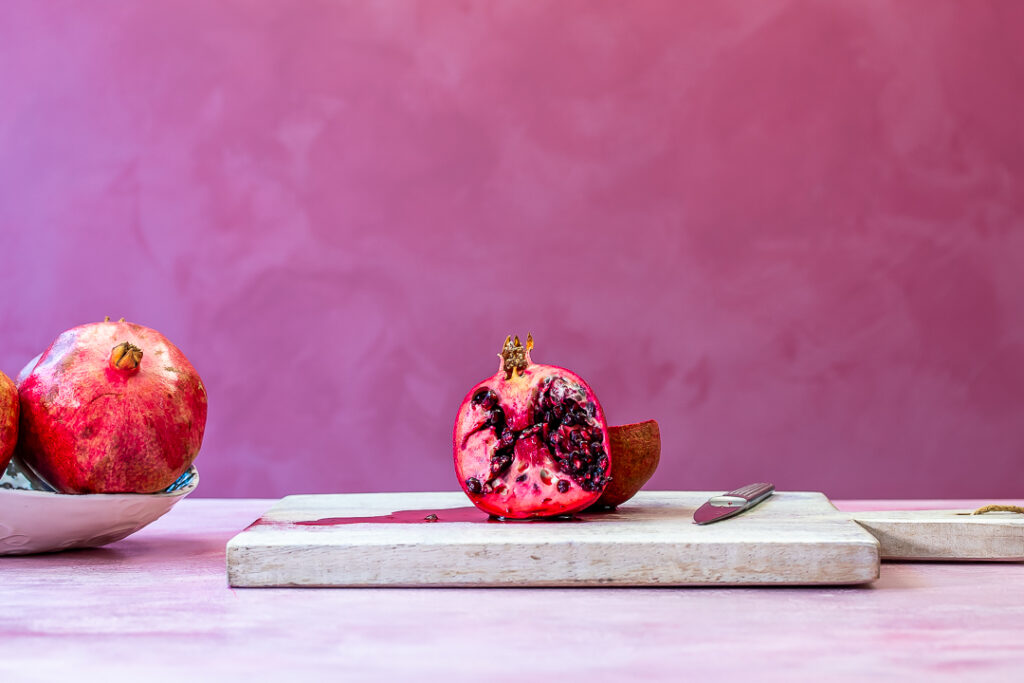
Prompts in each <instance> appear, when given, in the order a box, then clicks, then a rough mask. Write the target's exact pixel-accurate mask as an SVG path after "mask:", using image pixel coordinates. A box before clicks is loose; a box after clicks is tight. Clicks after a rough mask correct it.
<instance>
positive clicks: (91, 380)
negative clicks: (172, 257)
mask: <svg viewBox="0 0 1024 683" xmlns="http://www.w3.org/2000/svg"><path fill="white" fill-rule="evenodd" d="M125 342H127V344H128V345H130V346H127V345H124V343H125ZM118 349H119V350H121V353H118V352H117V350H118ZM126 349H127V350H128V351H129V353H127V354H126V353H124V350H126ZM135 352H141V353H140V354H135ZM139 356H141V357H139ZM115 357H116V358H117V359H118V362H117V363H115ZM133 360H134V361H135V362H133ZM135 363H137V365H136V364H135ZM18 392H19V394H20V399H21V421H20V441H19V445H18V455H19V457H21V458H22V459H23V460H24V461H25V462H26V463H27V464H28V465H29V466H30V467H31V468H32V469H33V470H35V471H36V473H37V474H39V475H40V476H41V477H43V478H44V479H45V480H46V481H48V482H49V483H50V484H51V485H52V486H53V487H54V488H56V489H57V490H58V491H61V492H62V493H154V492H157V491H161V490H163V489H165V488H167V487H168V486H170V485H171V484H173V483H174V481H175V480H176V479H177V478H178V477H180V476H181V475H182V474H183V473H184V472H185V471H186V470H187V469H188V468H189V466H190V465H191V464H192V461H193V460H195V457H196V455H198V453H199V448H200V446H201V444H202V441H203V431H204V429H205V427H206V411H207V399H206V388H205V387H204V386H203V383H202V380H200V378H199V375H198V374H197V373H196V371H195V368H193V367H192V364H191V363H189V361H188V359H187V358H185V355H184V354H183V353H182V352H181V351H180V350H179V349H178V348H177V347H176V346H174V344H172V343H171V342H170V341H168V340H167V338H166V337H164V336H163V335H162V334H160V333H159V332H157V331H156V330H152V329H149V328H147V327H143V326H142V325H136V324H134V323H128V322H123V321H121V322H101V323H91V324H87V325H81V326H79V327H75V328H73V329H70V330H68V331H67V332H64V333H63V334H61V335H60V336H59V337H57V339H56V340H55V341H54V342H53V344H51V345H50V347H49V348H48V349H47V350H46V351H44V352H43V354H42V355H41V356H40V358H39V361H38V362H37V363H36V364H35V367H33V368H32V370H31V371H30V372H29V373H28V374H27V376H25V377H24V379H23V380H22V381H21V383H20V384H19V385H18Z"/></svg>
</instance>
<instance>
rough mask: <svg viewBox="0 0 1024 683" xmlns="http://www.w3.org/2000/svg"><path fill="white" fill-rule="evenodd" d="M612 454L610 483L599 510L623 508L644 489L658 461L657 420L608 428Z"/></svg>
mask: <svg viewBox="0 0 1024 683" xmlns="http://www.w3.org/2000/svg"><path fill="white" fill-rule="evenodd" d="M608 439H609V441H610V443H611V451H612V471H611V483H609V484H608V486H607V487H606V488H605V490H604V493H602V494H601V497H600V498H599V499H598V501H597V504H596V507H597V508H598V509H602V508H603V509H609V508H614V507H616V506H618V505H622V504H623V503H625V502H626V501H627V500H629V499H630V498H632V497H633V496H635V495H636V494H637V492H639V491H640V489H641V488H643V486H644V484H646V483H647V482H648V481H649V480H650V478H651V477H652V476H653V475H654V471H655V470H656V469H658V462H659V461H660V460H661V430H660V429H659V428H658V422H657V420H647V421H646V422H638V423H636V424H628V425H622V426H618V427H609V428H608Z"/></svg>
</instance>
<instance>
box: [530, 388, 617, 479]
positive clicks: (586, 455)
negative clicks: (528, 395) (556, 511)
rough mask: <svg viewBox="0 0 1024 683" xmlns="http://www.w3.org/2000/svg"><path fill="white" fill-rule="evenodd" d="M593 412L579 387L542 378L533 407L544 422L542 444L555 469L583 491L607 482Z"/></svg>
mask: <svg viewBox="0 0 1024 683" xmlns="http://www.w3.org/2000/svg"><path fill="white" fill-rule="evenodd" d="M596 412H597V407H596V406H595V405H594V404H593V403H592V402H590V401H588V400H587V394H586V391H585V390H584V389H583V387H581V386H579V385H578V384H575V383H574V382H571V381H568V380H566V379H563V378H561V377H548V378H547V379H545V380H544V382H543V383H542V384H541V391H540V393H539V394H538V396H537V402H536V406H535V407H534V415H540V416H541V419H543V420H544V422H545V423H546V424H545V426H546V427H547V428H546V429H545V430H544V433H545V434H547V438H546V441H545V444H546V445H547V447H548V450H549V451H551V455H552V456H553V457H554V458H555V461H556V462H558V464H559V469H560V470H561V471H562V472H565V473H566V474H569V475H571V476H572V477H573V479H575V480H576V482H577V483H578V484H579V485H580V486H581V487H582V488H583V490H585V491H600V490H601V489H603V488H604V487H605V485H606V484H607V483H608V481H609V478H608V477H607V476H606V475H605V470H606V469H607V467H608V458H607V456H606V455H605V447H604V432H603V431H602V430H601V428H600V426H599V425H598V424H597V423H596V420H595V419H594V416H595V415H596ZM602 458H603V459H604V461H603V462H602V461H601V460H602ZM559 490H561V489H559ZM562 493H565V491H562Z"/></svg>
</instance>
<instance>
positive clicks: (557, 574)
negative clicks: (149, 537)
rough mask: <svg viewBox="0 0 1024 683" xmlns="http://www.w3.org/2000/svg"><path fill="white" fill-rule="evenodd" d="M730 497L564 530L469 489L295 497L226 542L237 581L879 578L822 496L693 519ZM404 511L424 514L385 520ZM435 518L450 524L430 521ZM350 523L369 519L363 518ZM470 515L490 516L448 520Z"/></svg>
mask: <svg viewBox="0 0 1024 683" xmlns="http://www.w3.org/2000/svg"><path fill="white" fill-rule="evenodd" d="M720 493H722V492H721V491H714V492H642V493H640V494H639V495H638V496H637V497H636V498H634V499H633V500H631V501H630V502H629V503H626V504H625V505H623V506H621V507H620V508H619V509H618V511H616V512H613V513H604V514H581V515H579V520H578V521H562V522H543V521H542V522H537V521H534V522H498V521H486V516H485V515H484V514H483V513H479V511H477V510H476V509H475V508H472V507H469V508H467V507H466V506H467V504H468V502H469V501H468V500H467V499H466V497H465V496H464V495H463V494H462V493H375V494H341V495H315V496H289V497H287V498H285V499H283V500H281V501H280V502H279V503H277V505H275V506H274V507H273V508H272V509H271V510H270V511H269V512H268V513H267V514H266V515H264V516H263V517H262V518H261V519H260V520H258V521H257V522H256V523H254V524H253V525H252V526H250V527H249V528H248V529H246V530H245V531H243V532H242V533H241V534H239V535H238V536H236V537H235V538H233V539H232V540H231V541H230V542H229V543H228V546H227V568H228V580H229V582H230V584H231V585H232V586H692V585H762V584H763V585H826V584H859V583H867V582H870V581H873V580H874V579H876V578H877V577H878V567H879V553H878V542H877V541H875V539H874V537H872V536H871V535H870V534H869V533H867V532H866V531H864V529H862V528H861V527H860V526H859V525H858V524H857V523H855V522H853V521H852V520H851V519H850V517H849V515H848V514H846V513H841V512H839V511H838V510H836V509H835V508H834V507H833V506H832V504H831V503H830V502H829V501H828V499H827V498H825V496H824V495H822V494H821V493H804V492H801V493H786V492H778V493H775V494H774V495H773V496H772V497H771V498H769V499H768V500H767V501H765V502H764V503H762V504H761V505H759V506H757V507H756V508H754V509H753V510H750V511H748V512H746V513H744V514H742V515H740V516H738V517H734V518H732V519H729V520H725V521H722V522H717V523H715V524H710V525H707V526H698V525H695V524H693V523H692V515H693V511H694V510H695V509H696V508H697V507H698V506H699V505H700V504H701V503H703V502H704V501H706V500H707V499H708V498H709V497H710V496H711V495H715V494H720ZM403 510H405V511H412V512H409V513H404V512H401V513H398V514H396V515H393V516H392V518H390V519H389V518H386V516H388V515H391V513H394V512H395V511H403ZM431 512H435V513H436V514H437V515H438V517H439V518H440V521H437V522H433V523H430V522H426V521H424V518H425V517H426V516H427V515H429V514H430V513H431ZM380 516H384V517H385V518H383V519H382V518H381V517H380ZM352 517H357V518H370V519H368V520H366V522H365V523H351V520H350V519H348V518H352ZM462 517H465V518H472V517H476V518H477V519H478V520H479V521H463V522H460V521H445V520H446V519H447V518H455V519H459V518H462ZM318 520H319V521H318ZM403 520H405V522H407V523H402V521H403Z"/></svg>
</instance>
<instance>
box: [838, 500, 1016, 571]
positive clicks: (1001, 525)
mask: <svg viewBox="0 0 1024 683" xmlns="http://www.w3.org/2000/svg"><path fill="white" fill-rule="evenodd" d="M968 512H971V510H893V511H870V512H853V513H850V516H851V517H852V518H853V519H854V520H855V521H857V522H858V523H859V524H860V525H861V526H863V527H864V528H865V529H867V530H868V531H869V532H870V533H871V535H872V536H874V537H875V538H877V539H878V542H879V544H880V546H881V554H882V559H884V560H1006V561H1019V560H1024V515H1021V514H1017V513H1013V512H989V513H986V514H984V515H968V514H962V513H968Z"/></svg>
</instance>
